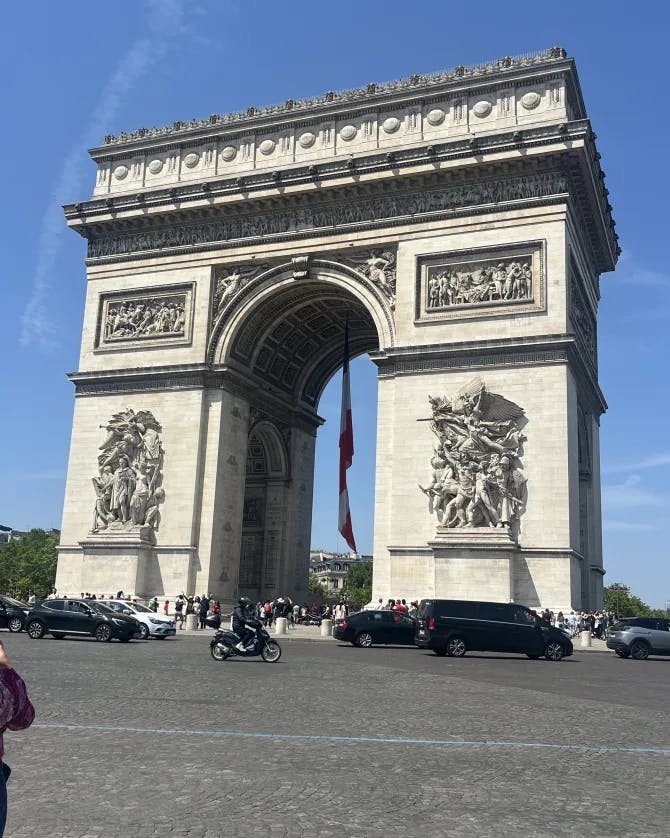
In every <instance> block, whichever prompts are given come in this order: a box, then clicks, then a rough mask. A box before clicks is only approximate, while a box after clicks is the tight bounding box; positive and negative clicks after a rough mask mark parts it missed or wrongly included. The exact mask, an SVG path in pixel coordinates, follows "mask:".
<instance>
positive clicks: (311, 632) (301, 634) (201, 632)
mask: <svg viewBox="0 0 670 838" xmlns="http://www.w3.org/2000/svg"><path fill="white" fill-rule="evenodd" d="M273 628H274V627H273ZM273 628H272V629H270V635H271V636H272V637H276V638H277V640H280V641H282V642H283V641H284V640H322V641H326V642H328V641H331V642H332V641H333V639H334V638H333V637H332V635H330V634H329V635H327V636H326V637H321V626H296V627H295V628H290V629H288V630H287V632H286V634H275V632H274V630H273ZM212 634H214V629H210V628H207V629H195V630H191V631H189V630H188V629H180V628H178V629H177V637H203V636H205V635H207V636H211V635H212Z"/></svg>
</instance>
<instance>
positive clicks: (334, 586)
mask: <svg viewBox="0 0 670 838" xmlns="http://www.w3.org/2000/svg"><path fill="white" fill-rule="evenodd" d="M339 587H340V580H339V579H333V588H339Z"/></svg>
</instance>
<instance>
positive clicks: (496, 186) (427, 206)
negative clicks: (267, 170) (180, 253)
mask: <svg viewBox="0 0 670 838" xmlns="http://www.w3.org/2000/svg"><path fill="white" fill-rule="evenodd" d="M568 189H569V184H568V178H567V176H566V175H565V174H563V173H562V172H557V171H553V172H538V173H535V174H527V175H522V176H520V177H512V178H499V179H495V180H489V181H477V182H473V183H467V184H458V185H452V186H445V187H441V188H439V189H425V190H422V191H420V192H409V193H405V194H402V193H398V194H393V195H389V194H379V195H374V196H371V197H367V198H363V197H361V198H357V199H356V200H352V199H351V198H349V199H347V200H344V201H337V202H335V201H333V202H329V203H328V204H315V205H312V206H305V205H302V206H298V205H295V206H294V207H293V208H291V209H286V210H281V209H275V210H269V211H266V212H260V213H253V214H252V213H249V214H245V215H239V216H227V217H226V218H225V219H221V220H217V221H209V222H204V223H200V224H188V225H187V224H180V225H175V226H173V227H163V228H160V229H154V230H143V231H141V232H135V233H124V234H122V235H115V236H104V237H100V238H95V239H91V240H89V243H88V256H89V258H92V259H95V258H104V257H108V256H120V255H123V254H127V253H136V252H141V251H143V250H156V249H163V248H172V247H174V248H179V247H192V246H194V245H205V244H208V243H215V242H221V241H230V240H235V239H245V238H249V237H256V236H271V235H283V234H295V235H302V234H305V233H306V232H307V231H309V230H313V229H319V228H324V227H328V228H336V227H341V226H344V225H347V224H357V225H360V224H366V223H375V222H380V221H383V220H384V219H388V218H394V217H396V216H406V215H410V216H419V215H423V214H430V213H434V212H445V211H447V212H448V211H452V210H456V209H458V208H459V207H468V206H479V205H488V206H495V205H496V204H499V203H503V202H509V201H515V200H528V199H539V198H544V197H548V196H551V195H556V194H563V193H565V192H567V191H568Z"/></svg>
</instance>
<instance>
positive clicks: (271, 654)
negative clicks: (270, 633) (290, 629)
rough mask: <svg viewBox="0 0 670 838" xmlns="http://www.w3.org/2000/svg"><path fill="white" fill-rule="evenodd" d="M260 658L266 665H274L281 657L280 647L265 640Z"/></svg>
mask: <svg viewBox="0 0 670 838" xmlns="http://www.w3.org/2000/svg"><path fill="white" fill-rule="evenodd" d="M261 657H262V658H263V660H264V661H265V662H266V663H276V662H277V661H278V660H279V658H280V657H281V646H280V645H279V643H277V642H276V641H274V640H267V641H266V642H265V646H263V648H262V649H261Z"/></svg>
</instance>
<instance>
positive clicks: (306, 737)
mask: <svg viewBox="0 0 670 838" xmlns="http://www.w3.org/2000/svg"><path fill="white" fill-rule="evenodd" d="M32 727H33V729H34V728H38V729H39V730H80V731H81V730H93V731H98V732H100V733H141V734H151V735H158V736H166V735H168V736H174V735H175V734H179V735H181V736H210V737H216V736H227V737H238V738H241V739H275V740H276V739H282V740H289V741H302V742H344V743H347V742H349V743H353V744H356V743H365V744H373V745H433V746H440V747H441V746H451V747H458V748H545V749H550V750H556V751H595V752H597V753H628V754H670V748H633V747H627V746H624V745H561V744H559V743H554V742H506V741H498V740H495V739H472V740H467V739H385V738H377V737H372V736H327V735H325V734H306V733H305V734H300V733H245V732H244V731H237V730H188V729H179V728H155V727H115V726H112V725H82V724H60V723H53V724H48V723H38V724H33V725H32Z"/></svg>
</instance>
